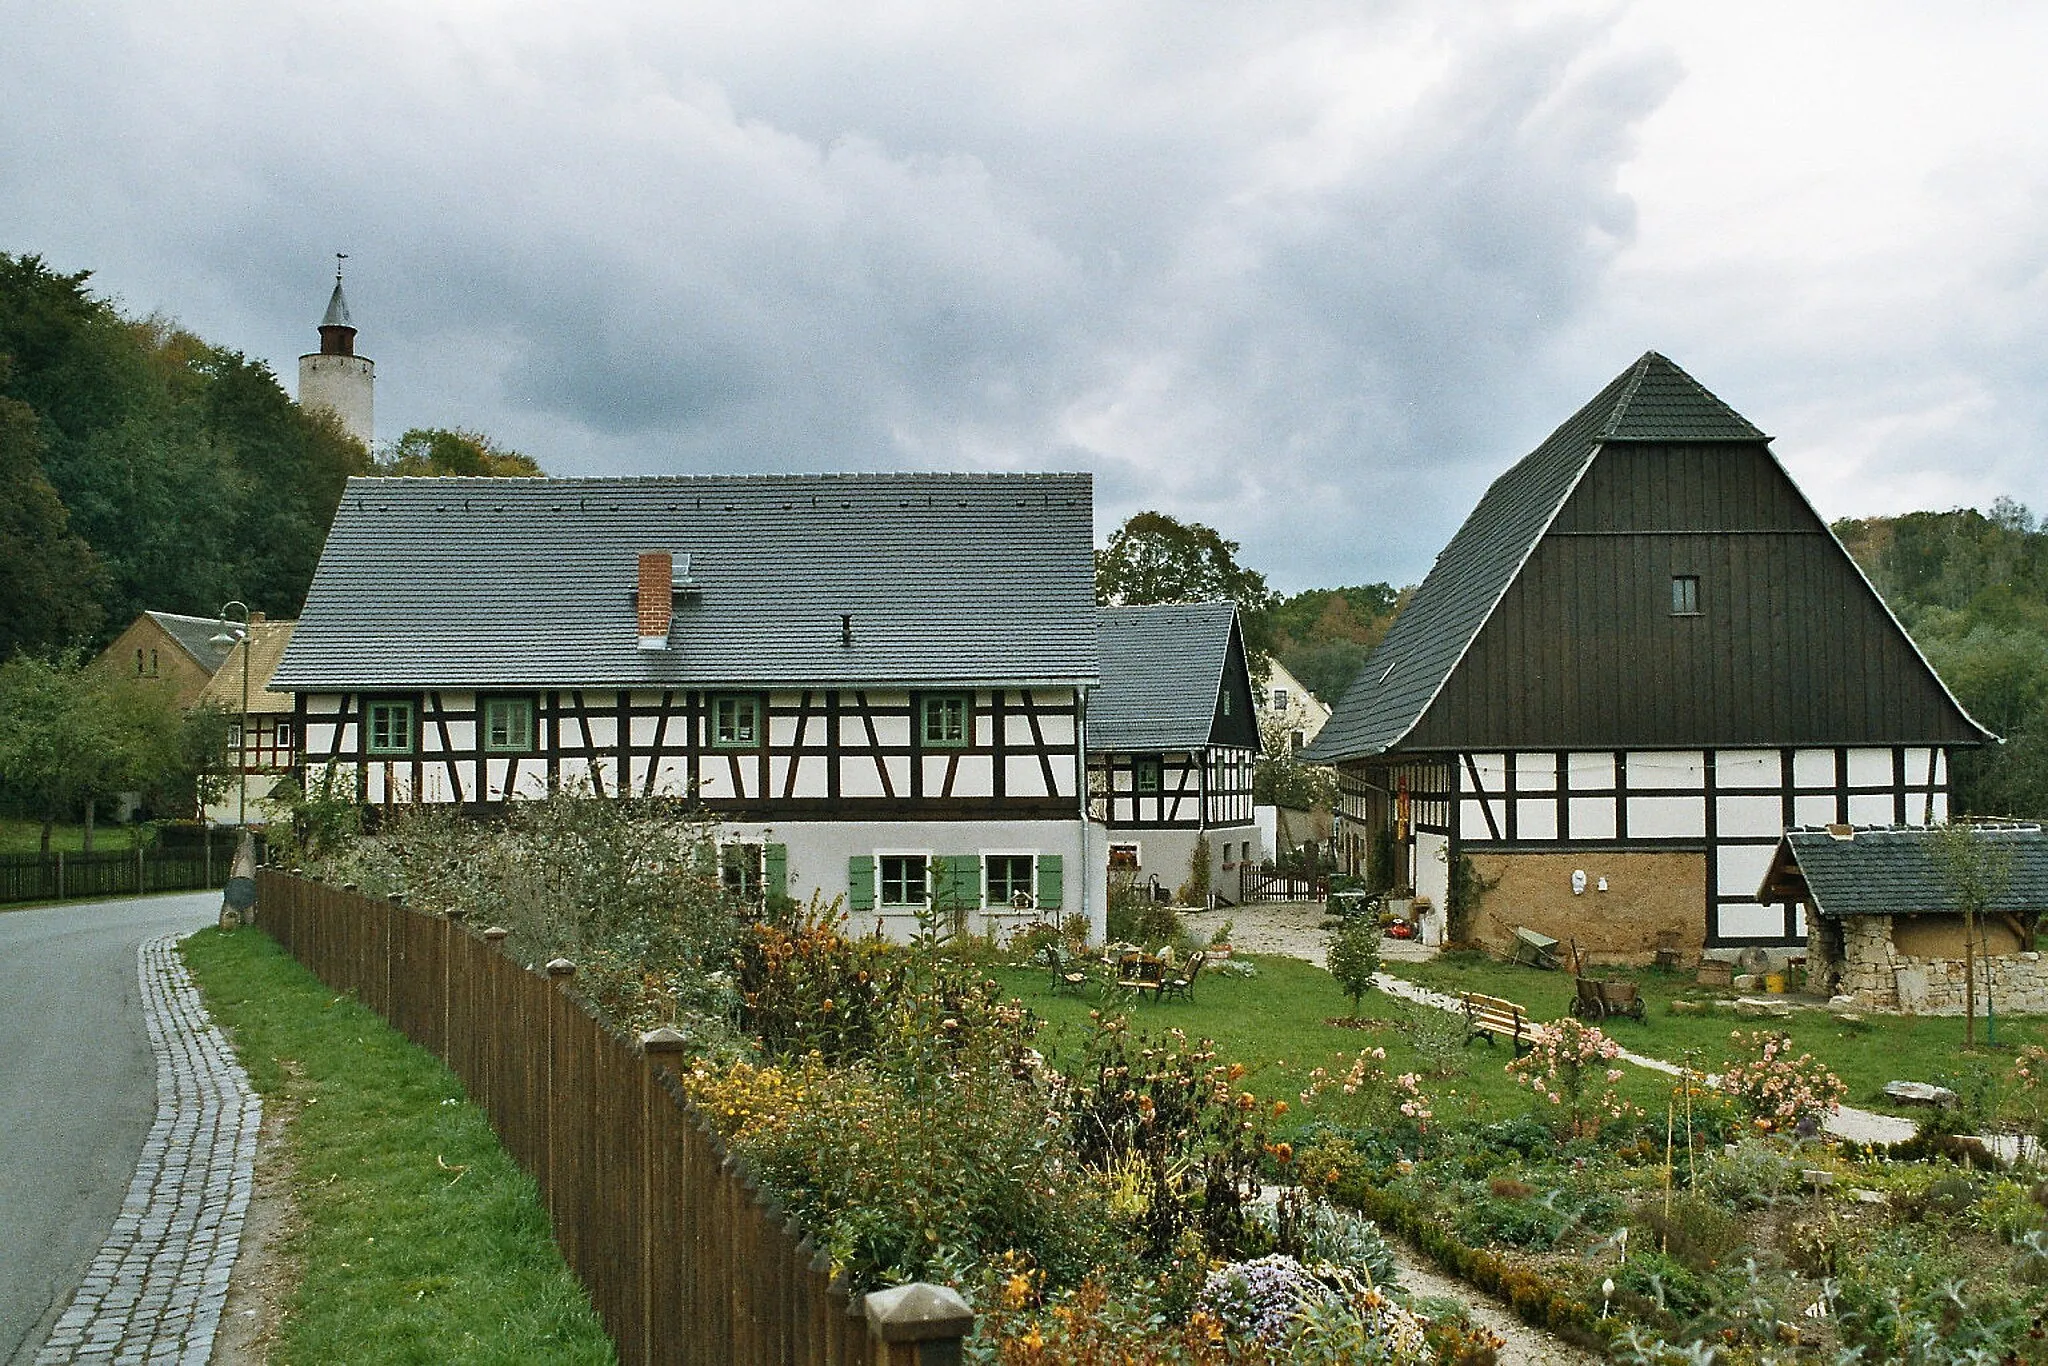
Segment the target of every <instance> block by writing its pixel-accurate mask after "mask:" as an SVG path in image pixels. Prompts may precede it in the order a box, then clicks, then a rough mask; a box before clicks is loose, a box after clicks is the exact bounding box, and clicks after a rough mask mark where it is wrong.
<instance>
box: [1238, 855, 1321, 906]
mask: <svg viewBox="0 0 2048 1366" xmlns="http://www.w3.org/2000/svg"><path fill="white" fill-rule="evenodd" d="M1329 896H1330V879H1328V878H1327V877H1296V876H1293V875H1292V874H1288V873H1262V872H1260V871H1259V870H1258V868H1256V867H1255V866H1252V865H1250V864H1246V865H1243V866H1241V867H1240V868H1239V869H1238V870H1237V899H1238V902H1239V904H1243V903H1245V902H1248V901H1326V900H1328V899H1329Z"/></svg>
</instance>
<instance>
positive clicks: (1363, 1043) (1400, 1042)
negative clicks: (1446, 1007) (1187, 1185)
mask: <svg viewBox="0 0 2048 1366" xmlns="http://www.w3.org/2000/svg"><path fill="white" fill-rule="evenodd" d="M1251 961H1252V962H1253V963H1255V964H1256V965H1257V967H1258V970H1259V975H1258V976H1256V977H1252V978H1241V977H1226V976H1220V975H1219V976H1214V977H1211V976H1206V975H1205V976H1203V977H1202V978H1201V979H1200V980H1198V981H1197V982H1196V984H1195V999H1194V1001H1193V1002H1187V1001H1164V1002H1158V1003H1154V1002H1153V1001H1152V1000H1151V999H1150V998H1146V999H1144V1000H1141V1001H1136V1002H1132V1003H1128V1004H1125V1003H1120V1002H1117V1001H1109V1002H1104V1001H1103V1000H1101V999H1100V998H1099V997H1097V996H1096V995H1095V994H1094V993H1093V992H1088V993H1085V994H1083V995H1082V996H1081V997H1079V998H1076V997H1073V996H1055V995H1053V994H1052V990H1051V978H1050V975H1049V974H1048V973H1047V972H1046V971H1045V970H1044V969H1042V968H1041V969H1025V968H1006V969H998V970H997V972H996V974H995V975H996V977H997V978H998V980H1000V981H1001V982H1002V984H1003V986H1004V988H1005V989H1006V990H1008V991H1009V992H1011V993H1012V994H1014V995H1015V996H1017V997H1018V999H1020V1000H1022V1001H1023V1002H1024V1004H1026V1005H1028V1006H1030V1007H1031V1008H1032V1009H1033V1010H1034V1011H1036V1012H1037V1013H1038V1014H1039V1015H1040V1016H1042V1017H1043V1018H1044V1019H1045V1021H1046V1023H1045V1025H1044V1027H1043V1029H1042V1030H1041V1031H1040V1034H1039V1048H1040V1049H1041V1050H1042V1051H1043V1052H1045V1053H1046V1055H1047V1056H1048V1057H1049V1058H1051V1059H1052V1060H1053V1061H1055V1062H1061V1061H1064V1060H1067V1059H1071V1058H1072V1057H1073V1056H1075V1055H1076V1054H1077V1053H1078V1051H1079V1048H1080V1043H1081V1038H1082V1034H1083V1032H1084V1030H1085V1027H1086V1025H1087V1022H1088V1016H1089V1012H1091V1011H1096V1010H1099V1011H1103V1012H1104V1013H1106V1014H1109V1013H1120V1014H1123V1015H1125V1016H1127V1017H1128V1018H1129V1020H1130V1022H1131V1029H1132V1031H1133V1033H1140V1032H1142V1033H1145V1034H1149V1035H1151V1036H1153V1037H1155V1038H1156V1037H1158V1036H1160V1035H1162V1034H1164V1033H1165V1032H1166V1031H1167V1030H1169V1029H1179V1030H1182V1031H1183V1032H1185V1033H1186V1034H1187V1036H1188V1037H1189V1038H1190V1039H1191V1040H1199V1039H1204V1038H1206V1039H1213V1040H1214V1041H1215V1045H1216V1052H1217V1055H1218V1060H1219V1061H1222V1062H1239V1063H1243V1064H1244V1065H1245V1066H1246V1067H1247V1068H1249V1069H1250V1073H1249V1075H1248V1076H1247V1078H1246V1080H1245V1082H1244V1084H1245V1085H1246V1086H1247V1087H1248V1088H1249V1089H1251V1090H1252V1091H1253V1092H1255V1093H1257V1094H1258V1095H1260V1096H1262V1097H1263V1098H1265V1099H1267V1100H1284V1101H1286V1102H1288V1104H1289V1105H1290V1106H1291V1107H1294V1109H1293V1110H1292V1113H1291V1115H1290V1119H1291V1120H1292V1121H1295V1122H1306V1121H1307V1120H1310V1119H1313V1118H1316V1117H1317V1113H1316V1112H1312V1111H1308V1110H1305V1109H1302V1108H1301V1107H1300V1104H1299V1099H1300V1093H1301V1091H1302V1090H1303V1088H1305V1087H1306V1086H1307V1085H1308V1077H1309V1073H1310V1072H1312V1071H1313V1070H1314V1069H1316V1068H1318V1067H1322V1068H1326V1069H1328V1070H1330V1071H1332V1072H1336V1073H1342V1072H1343V1071H1344V1070H1345V1069H1347V1068H1348V1067H1349V1066H1350V1065H1351V1061H1352V1059H1354V1058H1356V1057H1357V1056H1358V1053H1359V1051H1360V1050H1362V1049H1367V1048H1384V1049H1385V1050H1386V1051H1387V1060H1386V1063H1385V1067H1386V1070H1387V1071H1388V1072H1390V1073H1394V1074H1398V1073H1402V1072H1421V1073H1424V1074H1425V1078H1426V1079H1425V1082H1424V1085H1425V1087H1426V1088H1427V1090H1428V1091H1429V1093H1430V1095H1431V1096H1432V1097H1433V1098H1434V1100H1435V1108H1436V1113H1437V1115H1438V1116H1439V1117H1441V1118H1444V1119H1451V1118H1465V1117H1472V1118H1482V1119H1498V1118H1501V1117H1503V1116H1506V1115H1509V1114H1516V1113H1520V1112H1522V1111H1524V1110H1527V1109H1528V1108H1529V1107H1530V1104H1531V1101H1530V1099H1529V1092H1528V1091H1526V1090H1524V1089H1522V1088H1520V1087H1518V1086H1517V1085H1516V1084H1515V1082H1514V1079H1513V1078H1512V1077H1510V1076H1508V1075H1507V1073H1506V1072H1505V1071H1504V1070H1503V1065H1504V1064H1505V1063H1506V1062H1507V1061H1508V1060H1509V1058H1511V1057H1512V1056H1513V1055H1512V1053H1511V1052H1510V1050H1509V1049H1508V1047H1507V1045H1505V1044H1501V1045H1498V1046H1493V1047H1489V1046H1488V1045H1487V1044H1486V1043H1485V1042H1484V1041H1483V1040H1480V1041H1474V1042H1473V1043H1471V1044H1470V1045H1460V1044H1459V1043H1458V1033H1459V1032H1461V1031H1462V1024H1461V1023H1460V1022H1459V1021H1458V1020H1456V1019H1454V1018H1453V1017H1451V1016H1449V1015H1447V1014H1445V1013H1444V1012H1442V1011H1431V1010H1427V1009H1426V1008H1424V1007H1417V1006H1411V1005H1409V1004H1408V1003H1407V1002H1405V1001H1398V1000H1395V999H1394V998H1392V997H1389V996H1386V995H1384V994H1382V993H1379V992H1374V993H1371V994H1369V995H1367V996H1366V997H1365V998H1364V999H1363V1001H1361V1003H1360V1006H1359V1017H1360V1018H1361V1019H1362V1020H1363V1021H1365V1024H1366V1027H1365V1028H1352V1027H1346V1026H1341V1025H1337V1024H1332V1023H1330V1021H1332V1020H1335V1019H1343V1018H1346V1017H1348V1016H1349V1015H1350V1013H1351V1001H1350V999H1349V998H1348V997H1346V996H1345V995H1344V993H1343V992H1342V991H1341V990H1340V989H1339V988H1338V986H1337V983H1336V980H1335V979H1334V978H1332V977H1331V976H1330V974H1329V973H1327V972H1325V971H1323V970H1322V969H1321V968H1319V967H1316V966H1314V965H1313V964H1310V963H1305V962H1303V961H1302V960H1300V959H1298V958H1284V957H1270V958H1255V959H1252V960H1251ZM1419 1015H1420V1016H1426V1017H1429V1019H1430V1022H1431V1023H1432V1024H1434V1025H1435V1026H1436V1028H1437V1030H1438V1031H1439V1033H1440V1034H1441V1032H1442V1031H1443V1030H1444V1029H1446V1028H1448V1029H1450V1030H1451V1031H1453V1032H1452V1033H1451V1034H1450V1039H1451V1044H1450V1047H1449V1049H1448V1050H1447V1051H1448V1057H1449V1059H1450V1060H1451V1061H1452V1063H1453V1064H1454V1066H1455V1068H1456V1069H1457V1070H1456V1072H1455V1074H1454V1075H1450V1076H1436V1077H1429V1076H1427V1074H1428V1072H1429V1071H1430V1070H1431V1066H1430V1063H1429V1061H1428V1059H1427V1058H1426V1057H1425V1055H1424V1053H1423V1052H1421V1051H1418V1049H1417V1047H1416V1045H1415V1042H1414V1039H1413V1038H1412V1035H1411V1030H1410V1026H1409V1022H1410V1021H1411V1020H1413V1019H1415V1018H1417V1016H1419ZM1442 1052H1443V1050H1440V1055H1441V1053H1442ZM1629 1070H1630V1078H1629V1080H1628V1081H1627V1082H1626V1083H1624V1085H1623V1087H1622V1088H1621V1089H1622V1091H1623V1092H1624V1093H1625V1094H1627V1095H1629V1096H1630V1097H1631V1098H1632V1099H1635V1100H1636V1101H1637V1103H1638V1104H1642V1105H1644V1106H1645V1107H1646V1108H1647V1107H1648V1106H1649V1105H1651V1104H1652V1103H1654V1104H1655V1106H1656V1107H1657V1110H1658V1112H1659V1113H1661V1112H1662V1110H1663V1106H1664V1097H1665V1096H1666V1095H1668V1094H1669V1093H1670V1083H1669V1081H1668V1080H1666V1079H1664V1078H1661V1077H1657V1078H1652V1077H1649V1076H1647V1075H1642V1074H1639V1073H1637V1071H1636V1069H1633V1068H1632V1069H1629ZM1342 1105H1343V1101H1342V1100H1341V1098H1338V1097H1335V1096H1331V1097H1327V1098H1326V1099H1325V1101H1324V1103H1323V1107H1322V1111H1323V1113H1326V1114H1327V1115H1328V1117H1329V1118H1332V1119H1337V1120H1342V1119H1344V1118H1345V1117H1344V1115H1343V1114H1342V1112H1341V1107H1342ZM1285 1127H1287V1126H1283V1128H1285Z"/></svg>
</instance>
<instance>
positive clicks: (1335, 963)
mask: <svg viewBox="0 0 2048 1366" xmlns="http://www.w3.org/2000/svg"><path fill="white" fill-rule="evenodd" d="M1328 962H1329V965H1330V975H1331V976H1332V977H1334V978H1336V979H1337V985H1338V986H1340V987H1342V988H1344V994H1345V995H1346V996H1349V997H1350V998H1351V1018H1352V1019H1354V1020H1355V1019H1357V1018H1358V1003H1359V1001H1361V1000H1363V999H1364V997H1365V993H1366V992H1368V991H1371V990H1373V988H1374V986H1375V983H1374V982H1373V980H1372V979H1373V975H1374V974H1375V973H1377V972H1378V971H1379V970H1380V921H1379V914H1378V911H1377V909H1375V910H1373V911H1361V912H1357V913H1355V914H1352V915H1347V916H1344V917H1342V918H1341V919H1339V920H1338V922H1337V928H1336V929H1334V930H1331V931H1330V947H1329V953H1328Z"/></svg>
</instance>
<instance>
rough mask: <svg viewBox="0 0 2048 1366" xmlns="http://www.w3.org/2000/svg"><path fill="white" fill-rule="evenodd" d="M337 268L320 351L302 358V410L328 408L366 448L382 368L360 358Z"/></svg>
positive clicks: (373, 422)
mask: <svg viewBox="0 0 2048 1366" xmlns="http://www.w3.org/2000/svg"><path fill="white" fill-rule="evenodd" d="M340 259H341V258H340V257H338V256H337V258H336V264H335V267H334V296H333V297H332V298H330V299H329V300H328V301H327V316H326V317H324V318H322V319H321V320H320V349H319V350H318V351H317V352H314V353H312V354H310V355H305V356H300V357H299V406H300V407H301V408H325V409H327V410H328V411H329V412H331V413H333V414H334V415H335V416H336V417H337V418H340V419H341V429H342V430H343V431H345V432H347V433H348V434H349V435H350V436H352V437H354V438H355V439H356V440H358V441H360V442H362V443H363V445H364V446H365V447H369V446H371V444H372V441H373V438H374V436H375V433H376V411H377V366H376V363H375V362H374V361H372V360H370V358H369V357H367V356H358V355H357V354H356V329H355V324H354V323H352V322H350V321H349V316H348V300H347V299H346V298H344V297H343V295H342V292H341V265H340Z"/></svg>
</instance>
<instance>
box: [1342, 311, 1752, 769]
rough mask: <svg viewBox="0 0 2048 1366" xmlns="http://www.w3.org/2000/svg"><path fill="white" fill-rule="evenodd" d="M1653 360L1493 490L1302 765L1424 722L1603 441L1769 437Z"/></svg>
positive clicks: (1347, 753)
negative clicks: (1424, 715)
mask: <svg viewBox="0 0 2048 1366" xmlns="http://www.w3.org/2000/svg"><path fill="white" fill-rule="evenodd" d="M1767 439H1768V438H1766V437H1765V436H1764V434H1763V433H1762V432H1760V431H1758V430H1757V429H1756V428H1755V427H1753V426H1751V425H1750V424H1749V422H1747V421H1746V420H1744V419H1743V417H1742V416H1741V415H1740V414H1738V413H1737V412H1736V411H1735V410H1734V409H1732V408H1730V407H1729V406H1728V405H1727V404H1725V403H1723V402H1722V401H1721V400H1720V399H1718V398H1716V397H1714V396H1713V395H1712V394H1711V393H1708V392H1707V390H1706V388H1705V387H1704V386H1702V385H1701V384H1700V383H1699V381H1698V380H1695V379H1694V378H1693V377H1692V376H1690V375H1688V374H1686V373H1685V371H1683V370H1681V369H1679V368H1678V367H1677V366H1676V365H1674V364H1672V363H1671V362H1670V361H1669V360H1667V359H1665V358H1664V357H1663V356H1660V355H1658V354H1657V353H1656V352H1655V351H1648V352H1645V353H1644V354H1643V356H1642V358H1641V359H1640V360H1638V361H1637V362H1636V363H1635V364H1634V365H1632V366H1630V367H1629V368H1628V369H1627V370H1625V371H1623V372H1622V373H1621V374H1619V375H1617V376H1615V378H1614V379H1613V380H1612V381H1611V382H1609V383H1608V385H1607V387H1606V388H1604V389H1602V390H1601V391H1600V392H1599V393H1598V394H1596V395H1595V396H1594V397H1593V400H1592V401H1591V402H1590V403H1588V404H1586V406H1585V407H1583V408H1581V409H1579V411H1578V412H1576V413H1574V414H1573V415H1572V416H1571V417H1570V419H1568V420H1567V421H1566V422H1565V423H1564V424H1563V425H1562V426H1560V427H1559V428H1558V429H1557V430H1556V431H1554V432H1552V433H1551V434H1550V436H1549V437H1548V439H1546V440H1545V441H1544V442H1543V444H1542V445H1540V446H1538V447H1537V448H1536V449H1535V450H1534V451H1532V452H1530V453H1529V454H1528V455H1527V456H1524V457H1523V458H1522V459H1521V460H1520V461H1518V462H1517V463H1516V464H1515V465H1514V466H1513V467H1512V468H1510V469H1509V470H1508V471H1507V472H1506V473H1505V474H1503V475H1501V476H1500V478H1498V479H1496V480H1494V481H1493V485H1492V487H1490V488H1488V489H1487V491H1486V494H1485V496H1484V497H1482V498H1481V499H1480V500H1479V505H1478V506H1477V507H1475V508H1474V509H1473V510H1472V515H1471V516H1469V517H1467V518H1466V519H1465V524H1464V525H1463V526H1461V527H1459V528H1458V532H1457V534H1456V535H1455V536H1453V537H1451V543H1450V544H1449V545H1447V546H1445V547H1444V550H1443V553H1442V554H1440V555H1438V556H1437V559H1436V563H1435V564H1434V565H1433V566H1431V568H1430V571H1429V573H1428V574H1427V575H1426V576H1425V577H1424V578H1423V580H1422V583H1421V586H1420V587H1418V588H1417V589H1416V590H1415V594H1414V596H1413V597H1412V598H1411V599H1410V600H1409V602H1408V605H1407V607H1405V608H1404V609H1402V612H1401V615H1400V616H1399V617H1397V618H1395V620H1394V625H1393V627H1392V629H1390V630H1389V631H1388V632H1387V636H1386V639H1385V640H1383V641H1381V642H1380V644H1379V648H1378V649H1376V650H1374V651H1373V653H1372V655H1371V657H1370V658H1368V659H1367V660H1366V662H1365V667H1364V668H1363V669H1362V670H1360V672H1359V675H1358V678H1357V679H1356V680H1355V681H1354V682H1353V683H1352V685H1351V687H1350V688H1349V690H1347V691H1346V692H1345V694H1344V697H1343V699H1342V700H1341V701H1339V702H1338V704H1337V706H1336V708H1335V710H1334V713H1333V714H1332V716H1331V717H1330V720H1329V723H1328V724H1327V725H1325V726H1324V727H1323V729H1322V732H1321V733H1320V734H1318V735H1317V736H1316V738H1315V740H1314V741H1312V742H1311V743H1310V744H1309V746H1308V748H1307V749H1306V750H1305V751H1304V753H1303V757H1304V758H1307V759H1309V760H1312V761H1314V762H1316V763H1326V764H1327V763H1336V762H1337V761H1339V760H1341V759H1354V758H1359V757H1362V756H1364V755H1368V754H1378V753H1382V752H1383V751H1385V750H1387V749H1388V748H1390V747H1391V746H1393V745H1395V744H1397V743H1399V742H1400V740H1401V737H1402V736H1404V735H1406V734H1407V733H1408V732H1409V731H1410V730H1412V729H1413V728H1414V726H1415V723H1416V722H1417V721H1419V720H1420V719H1421V718H1422V714H1423V712H1424V711H1426V710H1427V709H1428V707H1429V704H1430V702H1431V701H1432V700H1434V699H1435V697H1436V695H1437V692H1438V691H1439V690H1440V689H1441V688H1442V687H1443V684H1444V680H1445V679H1447V678H1449V677H1450V675H1451V670H1452V669H1454V668H1456V667H1457V664H1458V661H1459V660H1460V659H1461V658H1463V657H1464V654H1465V651H1466V649H1467V648H1468V647H1469V646H1470V645H1471V643H1472V640H1473V638H1474V637H1475V636H1477V635H1478V634H1479V629H1480V628H1481V627H1482V626H1484V625H1485V624H1486V619H1487V617H1488V616H1489V615H1491V613H1492V612H1493V608H1494V605H1495V604H1496V603H1498V602H1499V601H1500V598H1501V595H1502V594H1503V593H1505V592H1506V591H1507V589H1508V585H1509V584H1511V583H1512V582H1514V578H1515V575H1516V574H1517V573H1519V572H1520V570H1521V567H1522V565H1523V563H1524V562H1525V561H1527V559H1528V557H1529V552H1530V551H1531V550H1533V549H1534V548H1535V546H1536V542H1537V541H1538V540H1539V539H1541V537H1542V535H1543V533H1544V531H1545V530H1546V529H1547V528H1548V527H1549V526H1550V523H1551V521H1552V519H1553V518H1555V517H1556V516H1557V511H1558V509H1559V508H1561V507H1563V506H1564V501H1565V499H1566V498H1568V497H1570V496H1571V492H1572V489H1573V488H1575V487H1576V486H1577V484H1578V482H1579V479H1580V477H1581V476H1582V475H1583V474H1584V473H1585V471H1586V467H1587V466H1588V465H1589V464H1591V463H1592V459H1593V456H1594V454H1595V453H1596V452H1597V451H1598V450H1599V449H1600V445H1601V443H1602V442H1604V441H1744V442H1754V441H1763V440H1767Z"/></svg>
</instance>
